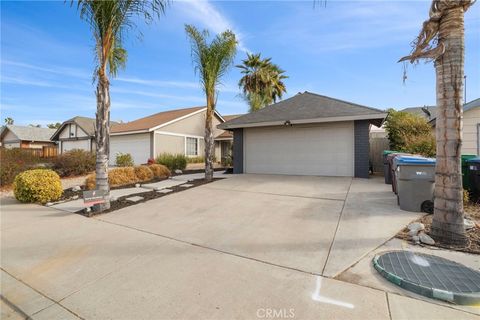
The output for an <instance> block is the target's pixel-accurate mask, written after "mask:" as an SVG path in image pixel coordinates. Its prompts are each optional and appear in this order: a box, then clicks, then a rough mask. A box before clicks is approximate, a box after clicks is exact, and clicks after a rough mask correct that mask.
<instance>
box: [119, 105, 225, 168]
mask: <svg viewBox="0 0 480 320" xmlns="http://www.w3.org/2000/svg"><path fill="white" fill-rule="evenodd" d="M206 110H207V108H206V107H193V108H186V109H177V110H170V111H164V112H160V113H156V114H153V115H151V116H148V117H144V118H141V119H138V120H134V121H131V122H127V123H122V124H117V125H113V126H112V130H111V135H110V163H111V164H114V163H115V156H116V154H117V153H129V154H131V155H132V158H133V160H134V162H135V164H142V163H146V162H147V160H148V159H149V158H156V157H157V156H158V155H160V154H162V153H171V154H184V155H186V156H187V157H200V156H204V151H205V142H204V135H205V117H206ZM224 121H225V120H224V119H223V117H222V116H221V115H220V114H219V113H218V112H215V117H214V119H213V129H214V138H215V155H217V161H220V159H219V157H220V156H221V152H222V149H221V148H222V145H223V144H225V142H228V141H229V140H230V141H231V139H232V138H231V137H226V136H222V134H223V133H224V131H223V130H220V129H217V125H218V124H220V123H223V122H224ZM217 137H218V138H219V139H218V140H217Z"/></svg>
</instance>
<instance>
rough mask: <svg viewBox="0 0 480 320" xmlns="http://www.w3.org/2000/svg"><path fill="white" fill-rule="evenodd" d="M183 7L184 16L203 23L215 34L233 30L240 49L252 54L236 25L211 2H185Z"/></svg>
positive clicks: (204, 0)
mask: <svg viewBox="0 0 480 320" xmlns="http://www.w3.org/2000/svg"><path fill="white" fill-rule="evenodd" d="M182 2H183V3H184V4H187V5H183V6H181V8H182V10H183V12H184V14H186V15H188V16H189V17H190V18H191V19H194V20H196V21H197V22H199V23H201V24H202V25H203V26H205V27H206V28H207V29H209V30H210V31H213V32H214V33H221V32H223V31H225V30H227V29H228V30H232V31H233V32H234V33H235V35H236V36H237V41H238V48H239V49H240V50H242V51H244V52H250V51H249V50H248V49H247V47H246V46H245V44H244V42H243V34H242V32H240V30H238V29H237V28H236V27H235V26H234V24H233V23H232V22H231V21H230V20H229V19H228V18H227V17H226V16H225V15H223V14H222V13H221V12H220V11H219V10H218V9H217V8H216V7H215V6H214V5H213V4H212V3H211V2H209V1H206V0H184V1H182Z"/></svg>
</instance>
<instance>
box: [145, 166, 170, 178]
mask: <svg viewBox="0 0 480 320" xmlns="http://www.w3.org/2000/svg"><path fill="white" fill-rule="evenodd" d="M148 167H149V168H150V170H152V172H153V176H154V177H155V178H166V177H170V176H171V175H172V173H171V172H170V170H168V168H167V167H165V166H164V165H162V164H151V165H149V166H148Z"/></svg>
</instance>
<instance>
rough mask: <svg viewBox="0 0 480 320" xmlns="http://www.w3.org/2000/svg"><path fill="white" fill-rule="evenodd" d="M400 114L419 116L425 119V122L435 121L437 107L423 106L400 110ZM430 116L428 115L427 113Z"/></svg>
mask: <svg viewBox="0 0 480 320" xmlns="http://www.w3.org/2000/svg"><path fill="white" fill-rule="evenodd" d="M400 111H402V112H408V113H412V114H416V115H419V116H421V117H423V118H425V119H426V120H427V121H430V120H432V119H435V118H436V117H437V107H436V106H423V107H410V108H405V109H403V110H400ZM427 112H428V113H430V115H428V113H427Z"/></svg>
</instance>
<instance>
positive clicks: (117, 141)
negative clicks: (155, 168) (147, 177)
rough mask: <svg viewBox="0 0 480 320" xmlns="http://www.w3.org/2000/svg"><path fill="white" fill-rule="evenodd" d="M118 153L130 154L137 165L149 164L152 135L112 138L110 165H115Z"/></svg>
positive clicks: (142, 134)
mask: <svg viewBox="0 0 480 320" xmlns="http://www.w3.org/2000/svg"><path fill="white" fill-rule="evenodd" d="M117 153H130V154H131V156H132V158H133V161H134V162H135V164H143V163H147V161H148V158H149V157H150V134H149V133H141V134H126V135H123V136H110V164H111V165H114V164H115V156H116V155H117Z"/></svg>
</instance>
